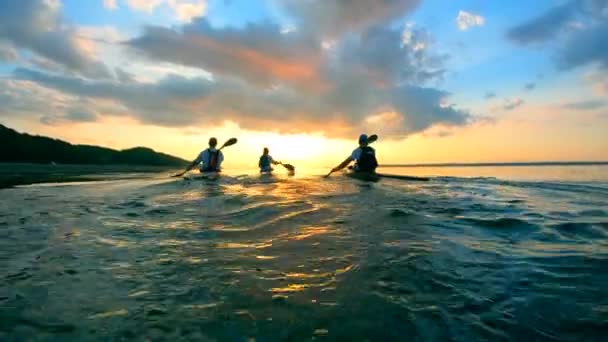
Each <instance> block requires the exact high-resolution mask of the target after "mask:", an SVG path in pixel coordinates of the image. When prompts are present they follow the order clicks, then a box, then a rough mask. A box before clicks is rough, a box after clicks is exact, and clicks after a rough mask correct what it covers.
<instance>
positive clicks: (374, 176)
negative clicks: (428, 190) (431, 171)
mask: <svg viewBox="0 0 608 342" xmlns="http://www.w3.org/2000/svg"><path fill="white" fill-rule="evenodd" d="M346 176H347V177H350V178H354V179H358V180H362V181H366V182H377V181H379V180H380V179H382V178H388V179H398V180H406V181H420V182H428V181H429V180H431V179H430V178H427V177H414V176H401V175H391V174H386V173H375V172H347V173H346Z"/></svg>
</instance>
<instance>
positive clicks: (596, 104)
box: [563, 100, 607, 110]
mask: <svg viewBox="0 0 608 342" xmlns="http://www.w3.org/2000/svg"><path fill="white" fill-rule="evenodd" d="M606 104H607V103H606V101H600V100H587V101H580V102H571V103H566V104H565V105H563V107H564V108H566V109H573V110H595V109H599V108H603V107H605V106H606Z"/></svg>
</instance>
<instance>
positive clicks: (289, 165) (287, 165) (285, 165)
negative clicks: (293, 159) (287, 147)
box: [282, 164, 296, 172]
mask: <svg viewBox="0 0 608 342" xmlns="http://www.w3.org/2000/svg"><path fill="white" fill-rule="evenodd" d="M282 165H283V166H284V167H285V168H286V169H287V170H289V171H291V172H293V171H295V169H296V168H295V167H294V166H293V165H291V164H282Z"/></svg>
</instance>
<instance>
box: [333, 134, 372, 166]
mask: <svg viewBox="0 0 608 342" xmlns="http://www.w3.org/2000/svg"><path fill="white" fill-rule="evenodd" d="M353 161H354V162H355V165H354V166H353V171H354V172H367V173H374V172H376V168H377V167H378V160H376V151H375V150H374V149H373V148H372V147H370V146H368V140H367V134H361V135H360V136H359V147H357V148H356V149H355V150H354V151H353V153H352V154H351V155H350V156H348V158H346V159H345V160H344V161H343V162H342V163H341V164H340V165H338V166H336V167H334V168H333V169H331V172H330V173H329V174H328V176H329V175H330V174H332V173H334V172H337V171H340V170H342V169H344V168H345V167H347V166H348V165H349V164H350V163H351V162H353Z"/></svg>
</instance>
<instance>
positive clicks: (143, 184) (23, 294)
mask: <svg viewBox="0 0 608 342" xmlns="http://www.w3.org/2000/svg"><path fill="white" fill-rule="evenodd" d="M383 171H386V172H391V173H400V174H413V175H434V176H436V177H435V178H433V180H432V181H431V182H428V183H416V182H403V181H394V180H386V181H381V182H379V183H376V184H365V183H360V182H357V181H353V180H350V179H347V178H345V177H341V176H336V177H332V178H330V179H329V180H323V179H320V178H319V177H318V176H297V177H294V178H287V177H279V178H278V179H261V178H260V177H257V176H237V175H236V174H235V175H233V176H231V177H225V178H224V179H222V180H221V181H218V182H203V181H183V180H174V179H166V178H164V177H162V176H163V175H159V177H158V178H157V179H140V180H137V179H129V180H120V181H113V182H98V183H82V184H70V185H51V186H48V185H38V186H30V187H22V188H15V189H5V190H0V198H1V201H0V276H1V277H2V281H1V282H0V340H3V341H5V340H9V341H11V340H15V341H23V340H74V341H82V340H92V339H103V340H121V339H122V340H190V339H197V340H205V339H207V340H232V341H245V340H250V339H255V340H260V341H265V340H311V339H319V340H323V339H330V340H337V339H341V340H374V341H384V340H425V341H426V340H437V341H445V340H453V341H472V340H489V341H497V340H522V341H523V340H551V341H573V340H589V341H593V340H597V341H601V340H604V341H605V340H608V205H607V203H608V167H606V166H585V167H515V168H496V167H493V168H435V169H432V168H426V169H423V168H404V169H395V168H391V169H387V170H383Z"/></svg>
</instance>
